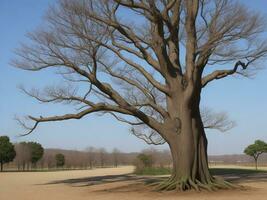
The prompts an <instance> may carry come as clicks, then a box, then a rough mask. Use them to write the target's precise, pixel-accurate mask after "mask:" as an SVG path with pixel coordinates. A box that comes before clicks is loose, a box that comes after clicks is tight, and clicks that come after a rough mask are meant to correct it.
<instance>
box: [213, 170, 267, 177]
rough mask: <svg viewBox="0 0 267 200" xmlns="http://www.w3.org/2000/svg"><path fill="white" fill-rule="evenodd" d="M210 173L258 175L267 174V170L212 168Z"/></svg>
mask: <svg viewBox="0 0 267 200" xmlns="http://www.w3.org/2000/svg"><path fill="white" fill-rule="evenodd" d="M210 172H211V174H212V175H227V174H236V175H242V174H256V173H267V171H266V170H256V169H239V168H211V169H210Z"/></svg>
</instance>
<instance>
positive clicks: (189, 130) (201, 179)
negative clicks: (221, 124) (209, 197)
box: [158, 99, 232, 191]
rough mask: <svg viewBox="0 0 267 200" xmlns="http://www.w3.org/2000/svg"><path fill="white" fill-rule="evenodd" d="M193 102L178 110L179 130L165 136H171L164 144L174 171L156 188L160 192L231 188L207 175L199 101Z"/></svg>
mask: <svg viewBox="0 0 267 200" xmlns="http://www.w3.org/2000/svg"><path fill="white" fill-rule="evenodd" d="M194 100H195V101H194V102H193V103H191V104H181V105H179V106H178V107H179V124H180V125H179V126H180V129H179V131H176V132H171V133H169V134H166V135H171V137H170V138H169V139H168V141H167V142H168V144H169V146H170V150H171V154H172V158H173V170H172V175H171V177H170V178H169V179H168V180H167V181H165V182H163V183H161V184H159V185H158V189H159V190H173V189H178V190H182V191H184V190H188V189H195V190H200V189H207V190H215V189H218V188H229V187H232V185H231V184H229V183H227V182H224V181H223V180H217V179H215V178H214V177H213V176H212V175H211V174H210V171H209V167H208V156H207V145H208V141H207V138H206V134H205V130H204V126H203V123H202V119H201V114H200V109H199V102H200V99H197V100H196V99H194ZM188 105H190V106H188ZM177 113H178V112H177Z"/></svg>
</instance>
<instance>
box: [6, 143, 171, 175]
mask: <svg viewBox="0 0 267 200" xmlns="http://www.w3.org/2000/svg"><path fill="white" fill-rule="evenodd" d="M14 147H15V151H16V157H15V159H14V160H13V161H12V162H9V163H7V164H5V170H19V171H27V170H56V169H92V168H103V167H118V166H123V165H133V164H134V163H135V162H136V159H137V156H138V155H139V154H140V152H134V153H125V152H122V151H120V150H119V149H116V148H115V149H113V150H112V151H107V150H106V149H105V148H95V147H88V148H87V149H86V150H84V151H76V150H64V149H44V152H43V155H42V157H41V158H40V159H39V160H38V161H37V162H36V163H33V162H32V157H31V150H30V149H29V148H28V147H27V146H25V143H18V144H14ZM142 153H145V154H148V155H151V157H152V158H153V165H155V166H166V165H168V166H171V165H172V161H171V155H170V152H169V151H168V150H162V151H160V150H156V149H153V148H151V149H146V150H143V151H142ZM58 154H62V155H64V165H63V166H61V167H60V168H59V167H58V165H57V159H56V157H57V156H56V155H58Z"/></svg>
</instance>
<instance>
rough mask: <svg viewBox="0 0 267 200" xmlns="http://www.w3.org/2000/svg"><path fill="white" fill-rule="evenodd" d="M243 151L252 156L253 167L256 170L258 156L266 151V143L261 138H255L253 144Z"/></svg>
mask: <svg viewBox="0 0 267 200" xmlns="http://www.w3.org/2000/svg"><path fill="white" fill-rule="evenodd" d="M244 153H245V154H247V155H249V156H252V157H253V158H254V161H255V167H256V170H258V158H259V156H260V155H261V154H263V153H267V143H265V142H264V141H261V140H256V141H255V143H254V144H251V145H249V146H247V148H245V150H244Z"/></svg>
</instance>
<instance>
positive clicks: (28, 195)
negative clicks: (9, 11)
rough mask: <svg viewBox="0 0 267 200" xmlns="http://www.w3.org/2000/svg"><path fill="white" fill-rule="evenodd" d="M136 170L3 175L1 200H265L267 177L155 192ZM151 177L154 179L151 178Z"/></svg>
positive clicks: (233, 176)
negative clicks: (225, 186)
mask: <svg viewBox="0 0 267 200" xmlns="http://www.w3.org/2000/svg"><path fill="white" fill-rule="evenodd" d="M132 171H133V167H131V166H129V167H119V168H112V169H109V168H106V169H94V170H74V171H59V172H6V173H0V200H18V199H19V200H105V199H107V200H120V199H122V200H128V199H129V200H143V199H144V200H146V199H147V200H152V199H153V200H157V199H163V200H164V199H168V200H174V199H181V200H195V199H198V200H213V199H216V200H254V199H255V200H266V199H267V174H265V173H257V174H244V173H243V174H233V173H232V172H230V171H229V173H228V174H227V175H224V176H225V178H226V179H228V180H231V181H233V182H235V183H238V184H241V185H243V186H246V189H243V190H224V191H219V192H206V191H203V192H194V191H190V192H182V193H181V192H180V193H176V192H153V191H151V188H148V187H147V186H144V181H146V180H148V179H149V177H136V176H134V175H131V174H130V173H131V172H132ZM150 178H151V177H150Z"/></svg>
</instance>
